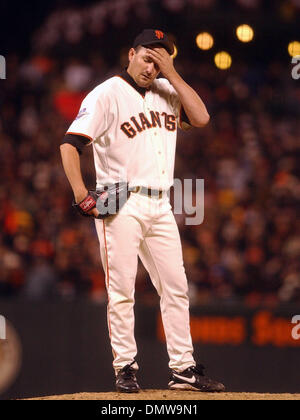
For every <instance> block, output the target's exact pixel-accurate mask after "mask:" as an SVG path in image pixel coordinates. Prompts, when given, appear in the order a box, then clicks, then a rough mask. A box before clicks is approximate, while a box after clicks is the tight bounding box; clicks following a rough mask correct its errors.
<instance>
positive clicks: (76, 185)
mask: <svg viewBox="0 0 300 420" xmlns="http://www.w3.org/2000/svg"><path fill="white" fill-rule="evenodd" d="M60 153H61V159H62V164H63V168H64V171H65V174H66V176H67V178H68V181H69V183H70V185H71V187H72V190H73V194H74V199H75V202H76V203H80V202H81V201H82V200H84V199H85V198H86V196H87V195H88V190H87V188H86V186H85V184H84V182H83V179H82V173H81V168H80V155H79V152H78V150H77V148H76V147H75V146H73V145H72V144H69V143H64V144H61V145H60ZM89 214H92V215H94V216H97V215H98V214H99V212H98V210H97V209H95V208H94V209H93V210H91V211H90V212H89Z"/></svg>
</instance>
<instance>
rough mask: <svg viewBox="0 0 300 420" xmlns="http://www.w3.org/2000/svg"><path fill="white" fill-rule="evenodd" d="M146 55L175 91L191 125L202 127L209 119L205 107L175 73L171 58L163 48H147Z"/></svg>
mask: <svg viewBox="0 0 300 420" xmlns="http://www.w3.org/2000/svg"><path fill="white" fill-rule="evenodd" d="M147 53H148V55H149V57H150V58H151V59H152V60H153V62H154V63H155V64H157V65H158V66H159V68H160V71H161V72H162V74H163V76H164V77H165V78H166V79H168V80H169V82H170V83H171V85H172V86H173V87H174V89H175V90H176V92H177V94H178V97H179V99H180V102H181V105H182V106H183V108H184V111H185V113H186V115H187V117H188V119H189V122H190V123H191V125H192V126H193V127H204V126H205V125H206V124H207V123H208V122H209V118H210V117H209V114H208V112H207V109H206V106H205V105H204V103H203V101H202V99H201V98H200V96H199V95H198V94H197V93H196V92H195V90H194V89H193V88H192V87H191V86H189V85H188V84H187V83H186V82H185V81H184V80H183V79H182V77H181V76H180V75H179V74H178V73H177V71H176V70H175V68H174V65H173V58H172V57H171V56H170V55H169V54H168V52H167V51H166V50H165V49H164V48H153V49H150V48H147Z"/></svg>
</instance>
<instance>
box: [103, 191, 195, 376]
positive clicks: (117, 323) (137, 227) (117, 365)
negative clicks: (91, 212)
mask: <svg viewBox="0 0 300 420" xmlns="http://www.w3.org/2000/svg"><path fill="white" fill-rule="evenodd" d="M95 223H96V229H97V234H98V238H99V243H100V254H101V261H102V265H103V269H104V271H105V281H106V289H107V293H108V305H107V320H108V329H109V334H110V340H111V346H112V352H113V356H114V360H113V367H114V369H115V371H116V372H117V371H118V370H120V369H121V368H123V367H124V366H125V365H127V364H129V363H131V362H132V361H133V360H134V358H135V356H136V354H137V346H136V341H135V337H134V322H135V320H134V311H133V307H134V302H135V298H134V292H135V278H136V273H137V266H138V256H139V257H140V259H141V261H142V263H143V265H144V267H145V268H146V270H147V271H148V273H149V275H150V278H151V281H152V283H153V285H154V287H155V288H156V290H157V292H158V294H159V296H160V308H161V315H162V322H163V326H164V332H165V336H166V342H167V351H168V355H169V359H170V361H169V367H170V368H171V369H175V370H177V371H182V370H184V369H186V368H187V367H189V366H191V365H195V364H196V363H195V361H194V358H193V355H192V354H193V345H192V339H191V335H190V322H189V299H188V294H187V293H188V285H187V278H186V275H185V270H184V267H183V258H182V248H181V241H180V236H179V232H178V227H177V224H176V221H175V218H174V215H173V213H172V210H171V206H170V203H169V199H168V197H167V196H165V197H163V198H161V199H158V198H155V197H148V196H146V195H142V194H139V193H131V195H130V197H129V199H128V201H127V202H126V203H125V205H124V207H123V208H122V209H121V210H120V211H119V213H117V214H116V215H115V216H113V217H109V218H107V219H105V220H99V219H95Z"/></svg>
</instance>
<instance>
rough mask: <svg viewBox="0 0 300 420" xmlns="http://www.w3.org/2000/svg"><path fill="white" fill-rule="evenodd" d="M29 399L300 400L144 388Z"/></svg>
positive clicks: (298, 396) (295, 397)
mask: <svg viewBox="0 0 300 420" xmlns="http://www.w3.org/2000/svg"><path fill="white" fill-rule="evenodd" d="M30 399H31V400H99V401H100V400H106V401H108V400H116V401H122V400H155V401H158V400H181V401H184V400H300V394H256V393H247V392H222V393H219V394H218V393H213V394H211V393H206V392H193V391H169V390H164V389H162V390H159V389H145V390H143V391H141V392H139V393H138V394H120V393H117V392H94V393H88V392H83V393H80V394H67V395H52V396H47V397H37V398H30Z"/></svg>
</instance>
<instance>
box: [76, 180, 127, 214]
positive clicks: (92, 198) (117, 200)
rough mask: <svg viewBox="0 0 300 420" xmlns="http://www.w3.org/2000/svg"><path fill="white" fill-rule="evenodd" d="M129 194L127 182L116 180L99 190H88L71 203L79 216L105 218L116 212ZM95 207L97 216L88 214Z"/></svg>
mask: <svg viewBox="0 0 300 420" xmlns="http://www.w3.org/2000/svg"><path fill="white" fill-rule="evenodd" d="M129 196H130V191H129V189H128V183H127V182H118V183H116V184H112V185H107V186H105V187H104V188H103V190H101V191H89V192H88V195H87V196H86V197H85V198H84V199H83V200H82V201H80V203H75V201H73V204H72V205H73V207H74V208H75V209H76V210H77V211H78V212H79V214H80V215H81V216H85V217H94V218H96V219H105V218H106V217H109V216H111V215H114V214H116V213H117V212H118V211H119V210H120V209H121V208H122V207H123V206H124V204H125V203H126V201H127V200H128V198H129ZM95 207H96V208H97V210H98V211H99V215H98V216H97V217H95V216H94V215H92V214H89V212H90V211H91V210H93V209H94V208H95Z"/></svg>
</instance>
